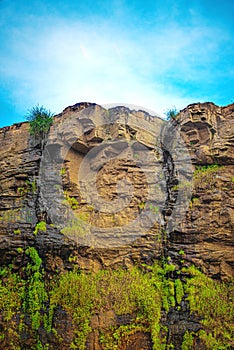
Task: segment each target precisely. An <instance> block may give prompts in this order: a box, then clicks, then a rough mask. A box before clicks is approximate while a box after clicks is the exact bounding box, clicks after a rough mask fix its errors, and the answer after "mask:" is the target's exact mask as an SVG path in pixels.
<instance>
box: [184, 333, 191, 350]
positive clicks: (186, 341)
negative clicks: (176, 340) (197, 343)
mask: <svg viewBox="0 0 234 350" xmlns="http://www.w3.org/2000/svg"><path fill="white" fill-rule="evenodd" d="M192 349H193V334H192V333H189V332H188V331H186V332H185V334H184V337H183V342H182V344H181V350H192Z"/></svg>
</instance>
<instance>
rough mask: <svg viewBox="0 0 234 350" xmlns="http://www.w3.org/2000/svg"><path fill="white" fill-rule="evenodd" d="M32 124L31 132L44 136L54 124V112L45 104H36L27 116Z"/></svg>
mask: <svg viewBox="0 0 234 350" xmlns="http://www.w3.org/2000/svg"><path fill="white" fill-rule="evenodd" d="M26 119H27V120H28V121H29V124H30V129H29V130H30V134H31V135H34V136H37V137H41V138H44V137H45V135H46V134H47V132H48V131H49V129H50V127H51V125H52V124H53V113H51V111H50V110H48V109H46V108H45V107H43V106H39V105H37V106H35V107H33V108H32V109H30V110H29V114H28V116H27V117H26Z"/></svg>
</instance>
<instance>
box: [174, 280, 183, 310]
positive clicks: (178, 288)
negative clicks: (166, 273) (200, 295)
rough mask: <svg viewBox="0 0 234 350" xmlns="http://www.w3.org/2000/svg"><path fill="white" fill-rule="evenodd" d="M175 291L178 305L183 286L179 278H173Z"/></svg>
mask: <svg viewBox="0 0 234 350" xmlns="http://www.w3.org/2000/svg"><path fill="white" fill-rule="evenodd" d="M175 292H176V302H177V304H179V305H180V303H181V301H182V298H183V296H184V287H183V283H182V282H181V280H180V279H178V278H177V279H176V280H175Z"/></svg>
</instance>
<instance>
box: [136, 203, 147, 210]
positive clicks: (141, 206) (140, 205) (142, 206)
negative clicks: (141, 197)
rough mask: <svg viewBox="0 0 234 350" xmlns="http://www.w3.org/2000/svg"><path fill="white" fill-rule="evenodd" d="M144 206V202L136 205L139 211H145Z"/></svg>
mask: <svg viewBox="0 0 234 350" xmlns="http://www.w3.org/2000/svg"><path fill="white" fill-rule="evenodd" d="M145 206H146V203H145V202H140V203H138V208H139V209H140V210H144V209H145Z"/></svg>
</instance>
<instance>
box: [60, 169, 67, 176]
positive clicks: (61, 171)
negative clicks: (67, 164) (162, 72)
mask: <svg viewBox="0 0 234 350" xmlns="http://www.w3.org/2000/svg"><path fill="white" fill-rule="evenodd" d="M59 173H60V175H61V176H64V175H65V174H66V168H62V169H61V170H60V172H59Z"/></svg>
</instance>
